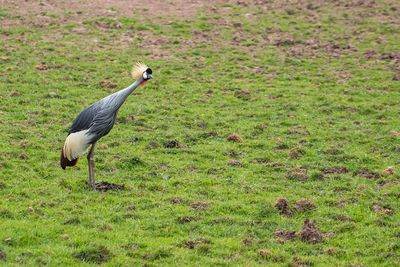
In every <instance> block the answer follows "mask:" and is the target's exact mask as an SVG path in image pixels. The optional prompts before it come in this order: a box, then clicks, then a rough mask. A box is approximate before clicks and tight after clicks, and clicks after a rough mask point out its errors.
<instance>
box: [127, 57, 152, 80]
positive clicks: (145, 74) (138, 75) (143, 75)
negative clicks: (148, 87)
mask: <svg viewBox="0 0 400 267" xmlns="http://www.w3.org/2000/svg"><path fill="white" fill-rule="evenodd" d="M152 74H153V71H152V70H151V69H150V68H149V67H147V66H146V65H145V64H144V63H142V62H138V63H136V64H135V65H134V66H133V68H132V78H133V79H135V80H141V82H140V84H141V85H142V86H144V84H145V83H146V82H147V81H148V80H150V79H151V78H153V75H152Z"/></svg>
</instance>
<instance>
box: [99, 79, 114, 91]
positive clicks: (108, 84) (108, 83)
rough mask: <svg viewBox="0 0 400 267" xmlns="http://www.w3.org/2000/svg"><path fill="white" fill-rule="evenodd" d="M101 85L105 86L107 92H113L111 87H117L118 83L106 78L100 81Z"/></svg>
mask: <svg viewBox="0 0 400 267" xmlns="http://www.w3.org/2000/svg"><path fill="white" fill-rule="evenodd" d="M100 86H101V87H103V88H104V89H105V90H106V91H107V92H109V93H111V92H112V90H111V89H115V88H117V86H118V84H117V83H115V82H112V81H110V80H107V79H106V80H103V81H101V82H100Z"/></svg>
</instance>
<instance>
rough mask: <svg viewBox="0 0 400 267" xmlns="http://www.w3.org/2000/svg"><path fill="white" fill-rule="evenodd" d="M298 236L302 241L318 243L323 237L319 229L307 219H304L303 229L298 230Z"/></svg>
mask: <svg viewBox="0 0 400 267" xmlns="http://www.w3.org/2000/svg"><path fill="white" fill-rule="evenodd" d="M300 238H301V240H303V241H304V242H307V243H310V244H316V243H320V242H322V241H323V239H324V238H323V235H322V233H321V231H320V230H319V229H318V228H317V227H316V226H315V225H314V223H313V222H312V221H310V220H309V219H306V220H305V221H304V225H303V229H302V230H301V232H300Z"/></svg>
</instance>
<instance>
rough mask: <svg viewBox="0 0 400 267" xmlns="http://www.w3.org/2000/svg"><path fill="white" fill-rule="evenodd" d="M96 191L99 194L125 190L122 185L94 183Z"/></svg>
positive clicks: (103, 182)
mask: <svg viewBox="0 0 400 267" xmlns="http://www.w3.org/2000/svg"><path fill="white" fill-rule="evenodd" d="M95 188H96V191H101V192H107V191H109V190H114V191H118V190H123V189H125V185H124V184H121V185H119V184H113V183H109V182H105V181H102V182H99V183H96V185H95Z"/></svg>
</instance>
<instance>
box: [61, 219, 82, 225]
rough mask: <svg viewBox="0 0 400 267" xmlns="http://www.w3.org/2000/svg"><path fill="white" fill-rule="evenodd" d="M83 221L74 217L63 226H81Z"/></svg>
mask: <svg viewBox="0 0 400 267" xmlns="http://www.w3.org/2000/svg"><path fill="white" fill-rule="evenodd" d="M80 223H81V220H80V219H79V218H78V217H74V218H71V219H68V220H66V221H65V222H64V223H63V224H64V225H74V224H80Z"/></svg>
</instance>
